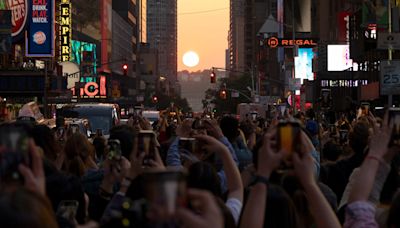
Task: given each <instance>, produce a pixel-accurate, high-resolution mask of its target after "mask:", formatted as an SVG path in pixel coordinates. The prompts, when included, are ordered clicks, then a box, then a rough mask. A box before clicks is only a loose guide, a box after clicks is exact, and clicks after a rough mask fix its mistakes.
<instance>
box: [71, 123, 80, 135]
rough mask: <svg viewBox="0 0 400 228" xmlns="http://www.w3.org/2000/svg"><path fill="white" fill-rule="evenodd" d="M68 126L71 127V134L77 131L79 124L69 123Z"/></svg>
mask: <svg viewBox="0 0 400 228" xmlns="http://www.w3.org/2000/svg"><path fill="white" fill-rule="evenodd" d="M70 128H71V132H72V134H75V133H78V132H79V125H77V124H71V126H70Z"/></svg>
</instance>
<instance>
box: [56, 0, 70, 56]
mask: <svg viewBox="0 0 400 228" xmlns="http://www.w3.org/2000/svg"><path fill="white" fill-rule="evenodd" d="M59 25H60V34H59V35H60V36H59V37H60V61H61V62H65V61H70V59H71V36H72V26H71V25H72V20H71V2H70V0H61V3H60V18H59Z"/></svg>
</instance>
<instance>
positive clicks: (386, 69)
mask: <svg viewBox="0 0 400 228" xmlns="http://www.w3.org/2000/svg"><path fill="white" fill-rule="evenodd" d="M380 84H381V86H380V87H381V88H380V90H381V95H396V94H400V92H399V88H400V60H392V61H388V60H382V61H381V75H380Z"/></svg>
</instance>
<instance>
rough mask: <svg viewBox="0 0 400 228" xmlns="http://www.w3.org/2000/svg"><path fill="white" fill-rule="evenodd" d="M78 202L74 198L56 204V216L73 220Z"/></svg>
mask: <svg viewBox="0 0 400 228" xmlns="http://www.w3.org/2000/svg"><path fill="white" fill-rule="evenodd" d="M78 207H79V202H78V201H76V200H63V201H61V202H60V203H59V204H58V208H57V216H60V217H62V218H65V219H66V220H68V221H70V222H75V218H76V213H77V211H78Z"/></svg>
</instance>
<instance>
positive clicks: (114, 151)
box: [108, 139, 122, 161]
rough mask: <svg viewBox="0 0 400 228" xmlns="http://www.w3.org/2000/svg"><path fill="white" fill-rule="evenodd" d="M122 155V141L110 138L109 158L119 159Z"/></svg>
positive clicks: (112, 159)
mask: <svg viewBox="0 0 400 228" xmlns="http://www.w3.org/2000/svg"><path fill="white" fill-rule="evenodd" d="M121 157H122V151H121V143H120V141H119V140H118V139H110V140H108V159H109V160H111V161H119V160H121Z"/></svg>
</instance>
